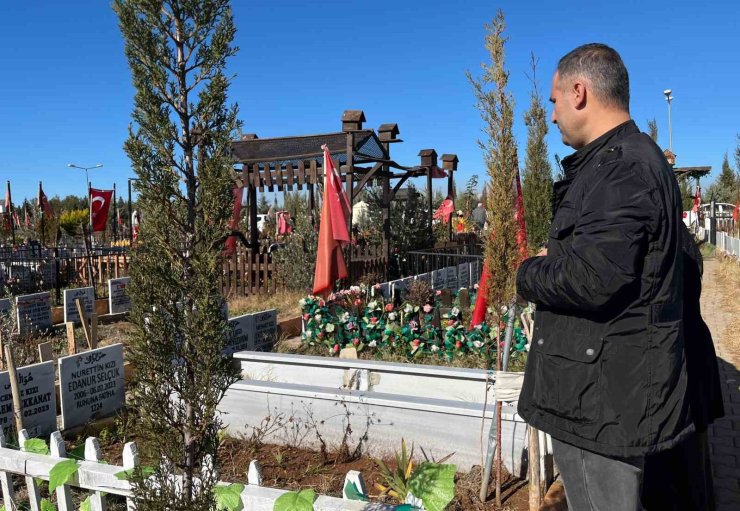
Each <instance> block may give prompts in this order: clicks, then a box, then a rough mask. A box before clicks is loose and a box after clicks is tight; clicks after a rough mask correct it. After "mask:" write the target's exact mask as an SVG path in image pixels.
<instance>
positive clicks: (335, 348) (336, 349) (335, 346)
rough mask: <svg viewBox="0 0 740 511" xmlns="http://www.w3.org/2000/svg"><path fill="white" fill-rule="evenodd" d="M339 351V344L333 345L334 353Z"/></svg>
mask: <svg viewBox="0 0 740 511" xmlns="http://www.w3.org/2000/svg"><path fill="white" fill-rule="evenodd" d="M338 351H339V344H335V345H334V353H337V352H338Z"/></svg>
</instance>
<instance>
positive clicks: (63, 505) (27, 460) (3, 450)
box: [0, 428, 396, 511]
mask: <svg viewBox="0 0 740 511" xmlns="http://www.w3.org/2000/svg"><path fill="white" fill-rule="evenodd" d="M26 440H28V434H27V433H26V430H22V431H21V433H20V434H19V435H18V444H19V445H20V446H21V450H16V449H11V448H9V447H8V446H7V444H6V442H5V437H4V435H3V433H2V428H0V488H2V497H3V500H2V505H4V506H5V509H8V510H15V509H24V507H21V506H20V505H19V504H21V502H20V500H21V499H20V498H19V497H21V496H23V494H24V493H26V494H27V496H25V498H24V499H23V500H24V501H25V499H26V498H27V499H28V507H27V508H25V509H30V511H42V509H47V507H46V506H43V505H42V503H41V502H42V499H41V490H40V486H41V482H42V481H49V478H50V472H51V471H52V469H53V468H54V467H55V466H56V465H57V464H59V463H60V462H64V461H65V460H67V459H68V458H69V457H68V455H67V453H66V449H65V445H64V440H63V439H62V435H61V434H60V433H59V431H55V432H54V433H52V435H51V438H50V445H49V447H50V452H49V454H48V455H47V454H36V453H32V452H25V450H24V445H25V442H26ZM84 458H85V459H84V460H81V461H78V462H77V466H78V467H77V469H76V471H75V472H74V474H73V475H72V476H71V477H70V478H69V480H67V481H65V483H66V484H63V485H60V486H58V487H57V488H56V489H55V493H56V497H57V501H56V505H57V509H59V511H73V510H74V509H76V506H74V502H73V498H72V497H73V494H72V489H73V488H74V489H75V490H83V491H85V492H86V493H88V497H87V499H86V500H88V502H89V504H90V506H89V509H91V510H92V511H104V510H106V509H108V502H107V501H108V500H109V499H110V500H112V499H114V498H119V499H120V498H124V499H125V500H126V509H127V510H129V511H133V510H135V509H136V503H135V502H134V500H133V499H132V498H131V497H132V493H131V485H130V483H129V482H128V481H127V480H126V479H125V478H120V474H121V473H123V472H124V471H125V470H131V469H132V468H133V467H135V466H137V465H139V456H138V451H137V448H136V444H135V443H134V442H128V443H127V444H126V445H125V446H124V449H123V466H116V465H109V464H107V463H105V462H104V461H103V460H102V459H101V453H100V445H99V443H98V440H97V439H96V438H88V439H87V440H86V441H85V455H84ZM211 466H212V465H211ZM14 477H23V478H24V480H25V483H26V484H25V485H26V490H27V491H25V492H24V491H18V492H17V493H16V488H15V486H14V484H13V482H14V481H13V478H14ZM174 477H177V476H174ZM345 481H351V482H352V483H353V484H355V485H356V486H357V488H358V489H359V490H360V491H361V492H362V493H366V490H365V484H364V481H363V480H362V476H361V474H359V473H358V472H355V471H350V472H349V473H348V474H347V476H346V478H345ZM246 482H247V483H248V484H247V485H243V486H242V487H241V488H240V490H241V491H239V494H238V497H239V500H241V504H242V509H249V510H251V511H271V510H272V509H274V507H275V500H277V499H278V498H279V497H280V496H282V495H284V494H285V493H287V491H286V490H280V489H277V488H266V487H262V486H261V484H262V476H261V474H260V471H259V466H258V464H257V463H256V462H254V461H253V462H252V463H251V464H250V469H249V473H248V479H247V481H246ZM217 484H218V486H224V485H227V484H228V483H223V482H219V483H217ZM345 486H346V483H345ZM19 489H21V490H22V488H19ZM114 496H118V497H114ZM313 509H314V510H316V511H336V510H339V509H342V510H344V511H363V510H367V509H373V510H375V511H392V510H394V509H396V506H385V505H382V504H379V503H373V504H368V503H367V502H360V501H358V500H348V498H347V496H346V492H345V498H341V499H340V498H335V497H328V496H325V495H319V496H318V498H317V499H316V500H315V501H314V504H313Z"/></svg>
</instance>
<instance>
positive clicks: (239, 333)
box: [221, 314, 255, 357]
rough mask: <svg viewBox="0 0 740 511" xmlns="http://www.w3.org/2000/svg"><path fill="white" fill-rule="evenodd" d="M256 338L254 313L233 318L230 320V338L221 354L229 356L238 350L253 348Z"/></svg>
mask: <svg viewBox="0 0 740 511" xmlns="http://www.w3.org/2000/svg"><path fill="white" fill-rule="evenodd" d="M254 338H255V331H254V315H252V314H244V315H243V316H237V317H235V318H231V319H230V320H229V340H228V342H227V343H226V347H224V349H223V350H222V351H221V354H222V355H223V356H225V357H229V356H231V355H233V354H234V353H236V352H237V351H245V350H253V349H254Z"/></svg>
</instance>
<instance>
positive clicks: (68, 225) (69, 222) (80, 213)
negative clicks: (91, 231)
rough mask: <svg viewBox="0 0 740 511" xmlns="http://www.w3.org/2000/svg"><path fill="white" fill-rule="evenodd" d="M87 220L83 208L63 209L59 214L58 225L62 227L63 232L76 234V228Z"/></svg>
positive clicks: (85, 211)
mask: <svg viewBox="0 0 740 511" xmlns="http://www.w3.org/2000/svg"><path fill="white" fill-rule="evenodd" d="M87 221H88V217H87V210H85V209H75V210H72V211H65V212H64V213H62V214H61V215H60V216H59V226H60V227H61V228H62V229H64V232H66V233H67V234H69V235H71V236H74V235H75V234H77V230H78V229H79V228H80V226H81V225H83V224H84V223H86V222H87Z"/></svg>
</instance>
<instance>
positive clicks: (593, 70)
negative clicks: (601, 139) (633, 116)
mask: <svg viewBox="0 0 740 511" xmlns="http://www.w3.org/2000/svg"><path fill="white" fill-rule="evenodd" d="M557 71H558V75H559V77H560V79H561V80H562V79H563V78H564V77H567V78H573V77H577V76H578V77H581V78H585V79H587V80H588V81H589V82H590V84H591V87H592V89H593V92H594V93H595V95H596V97H597V98H598V99H599V100H600V101H601V102H603V103H605V104H607V105H611V106H613V107H616V108H619V109H621V110H624V111H625V112H629V110H630V80H629V75H628V74H627V68H626V67H624V62H622V57H620V56H619V53H617V52H616V51H615V50H614V49H613V48H610V47H609V46H607V45H605V44H601V43H589V44H584V45H583V46H579V47H578V48H576V49H575V50H573V51H571V52H570V53H568V54H567V55H566V56H564V57H563V58H562V59H560V62H558V69H557Z"/></svg>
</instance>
